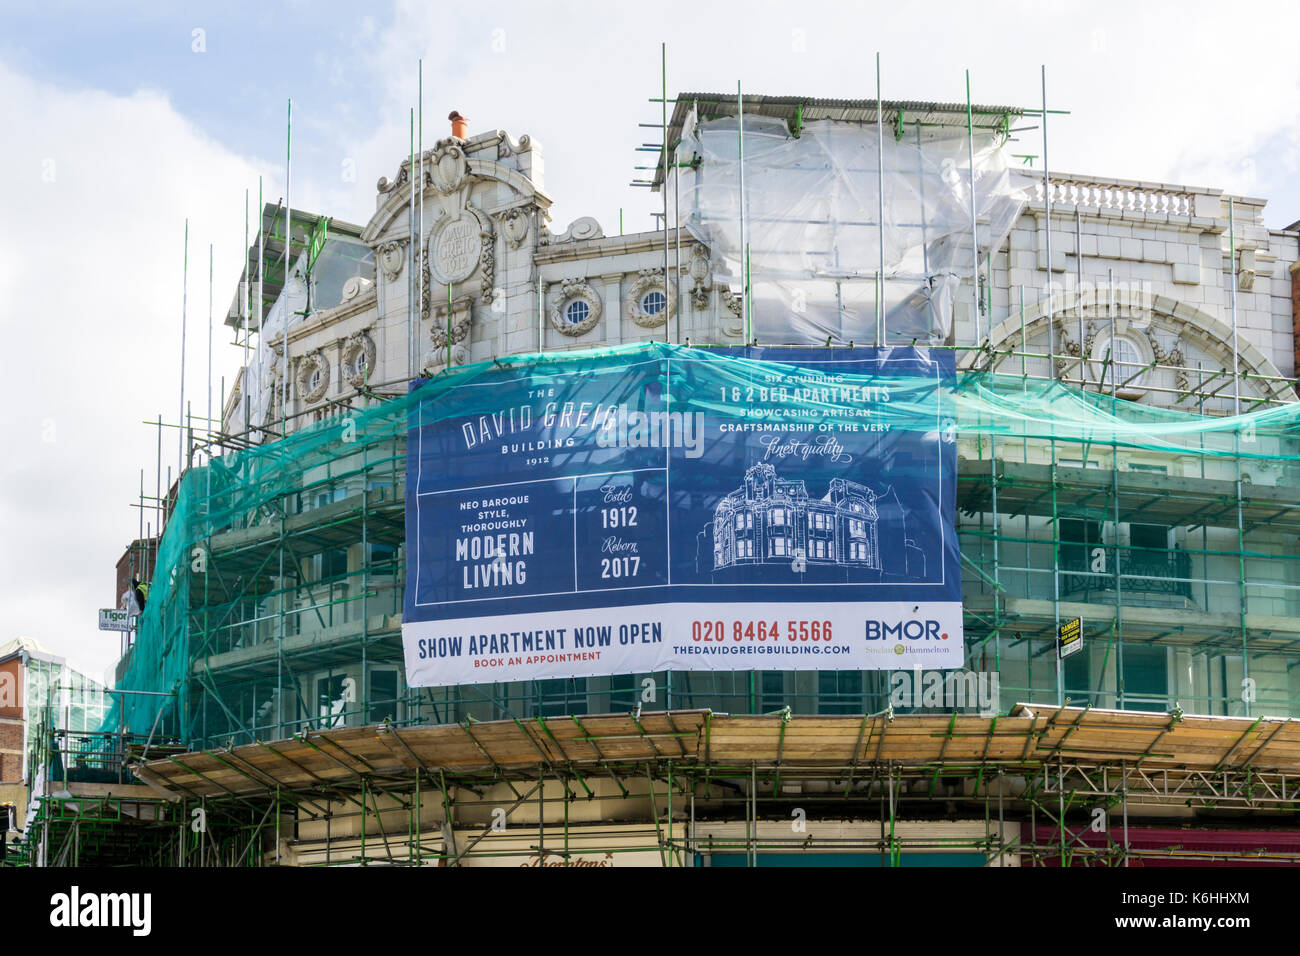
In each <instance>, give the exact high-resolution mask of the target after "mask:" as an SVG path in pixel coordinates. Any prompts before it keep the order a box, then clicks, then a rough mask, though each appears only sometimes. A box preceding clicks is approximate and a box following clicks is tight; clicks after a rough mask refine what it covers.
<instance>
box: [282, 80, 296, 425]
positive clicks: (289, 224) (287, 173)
mask: <svg viewBox="0 0 1300 956" xmlns="http://www.w3.org/2000/svg"><path fill="white" fill-rule="evenodd" d="M284 131H285V136H284V285H283V287H282V288H283V290H284V292H288V290H289V279H290V275H289V271H290V270H291V269H292V268H293V205H292V203H291V202H290V201H289V185H290V182H291V180H292V178H293V100H292V99H291V100H289V105H288V111H287V113H286V116H285V130H284ZM281 294H282V295H283V294H284V293H281ZM280 301H281V303H282V304H283V306H284V307H283V308H282V309H281V310H280V314H281V318H282V321H283V325H282V326H281V329H280V345H281V347H282V349H283V352H284V354H283V356H282V357H281V364H280V374H281V381H280V437H281V438H283V437H284V436H285V434H286V433H287V432H288V428H289V321H290V319H291V318H292V315H291V313H290V311H289V300H288V298H287V296H286V297H284V298H282V299H281V300H280Z"/></svg>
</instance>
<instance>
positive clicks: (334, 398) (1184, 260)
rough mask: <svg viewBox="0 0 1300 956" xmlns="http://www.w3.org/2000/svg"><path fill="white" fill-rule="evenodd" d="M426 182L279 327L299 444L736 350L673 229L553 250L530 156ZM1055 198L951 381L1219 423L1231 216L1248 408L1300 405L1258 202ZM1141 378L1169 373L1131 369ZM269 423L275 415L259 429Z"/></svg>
mask: <svg viewBox="0 0 1300 956" xmlns="http://www.w3.org/2000/svg"><path fill="white" fill-rule="evenodd" d="M417 165H421V166H422V167H423V181H424V182H423V195H422V207H423V226H422V227H420V226H419V221H420V215H419V212H418V211H417V214H416V217H415V221H416V225H417V229H416V230H413V229H412V216H411V211H412V205H413V202H412V190H411V188H410V180H411V174H410V168H409V167H410V161H409V159H408V160H404V161H403V162H402V163H401V165H400V167H399V170H398V175H397V177H396V179H395V180H393V181H391V182H390V181H389V180H388V179H387V178H385V179H381V180H380V181H379V184H378V187H377V194H376V210H375V214H374V216H373V217H372V218H371V220H370V221H369V222H368V223H366V224H365V226H364V227H361V228H358V229H357V233H358V235H359V237H360V239H361V240H362V241H363V242H364V243H365V244H366V245H367V246H369V247H370V249H372V250H373V252H374V275H373V277H361V278H359V279H358V280H357V281H356V282H355V283H353V284H352V285H351V286H350V287H349V288H348V289H347V290H345V293H344V295H345V301H344V302H343V303H342V304H340V305H338V306H336V307H333V308H330V309H326V310H323V311H318V312H313V313H312V314H310V315H308V316H306V317H303V318H301V319H299V320H297V321H295V322H293V323H291V325H290V334H289V355H290V360H289V361H290V365H291V370H290V374H289V381H290V389H289V393H290V394H289V401H290V409H289V411H290V415H291V416H294V417H291V419H290V423H289V426H288V427H289V428H290V429H291V430H292V429H293V428H297V427H301V426H302V425H304V424H308V423H310V422H311V421H314V420H318V419H319V418H320V417H322V416H324V415H326V414H330V413H332V411H336V410H337V409H338V407H339V403H341V402H345V401H351V402H353V403H354V404H355V403H356V402H357V401H358V400H364V399H361V397H360V391H359V389H360V388H361V387H365V388H367V389H370V390H371V391H373V393H375V394H396V393H398V392H400V391H401V390H403V389H404V387H405V385H404V383H405V381H406V380H407V379H409V378H410V377H411V375H412V372H414V373H415V374H426V375H427V374H436V373H437V372H439V371H440V370H442V369H443V368H445V367H446V366H447V364H448V363H449V362H450V364H451V365H452V366H456V365H463V364H466V363H472V362H479V361H486V360H490V359H492V358H494V357H499V356H503V355H514V354H520V353H528V352H536V351H539V350H544V351H552V350H562V349H582V348H589V347H593V346H609V345H618V344H622V343H629V342H638V341H645V340H649V339H666V340H668V341H673V342H678V343H685V342H687V341H689V342H691V343H695V344H736V345H738V344H741V339H742V324H741V318H740V313H741V308H740V292H741V289H740V288H739V286H738V285H736V284H735V279H734V278H733V277H726V278H724V277H718V276H714V275H712V274H711V271H710V265H709V257H708V253H707V250H705V249H704V248H703V247H702V246H701V245H699V244H698V243H697V242H696V241H694V240H693V239H692V238H691V237H690V236H689V235H688V234H686V232H685V230H683V232H682V234H681V235H680V237H679V235H678V233H677V231H676V230H674V229H669V230H668V231H667V234H666V235H667V240H668V243H667V244H668V255H667V269H666V270H665V255H664V244H665V233H664V232H663V231H657V232H640V233H633V234H629V235H623V236H607V235H605V234H604V231H603V229H602V227H601V225H600V224H599V223H598V222H596V220H594V219H591V218H588V217H583V218H580V219H578V220H576V221H574V222H573V223H571V224H570V225H569V226H568V227H567V228H566V229H564V230H563V231H562V232H559V233H556V232H553V231H552V230H551V229H550V216H549V212H548V210H549V207H550V205H551V200H550V198H549V197H548V196H547V195H546V193H545V192H544V191H543V182H542V160H541V149H540V146H539V145H538V144H537V143H536V142H534V141H532V140H531V139H530V138H529V137H528V136H524V137H521V138H520V139H519V140H518V141H517V142H516V141H514V140H512V139H511V138H510V137H509V136H508V135H507V134H506V133H504V132H501V131H496V130H494V131H490V132H486V133H482V134H479V135H476V136H473V137H471V138H469V139H464V140H461V139H456V138H448V139H444V140H441V141H440V142H438V143H437V144H435V145H434V147H433V148H432V149H430V150H428V151H426V152H425V154H424V156H423V159H422V162H421V163H418V164H417ZM1051 192H1052V204H1051V212H1052V232H1051V260H1052V262H1051V265H1052V268H1051V272H1050V278H1049V274H1048V271H1047V269H1046V265H1047V246H1048V242H1047V237H1046V234H1045V232H1044V226H1043V223H1044V218H1045V217H1044V212H1045V204H1044V202H1043V199H1042V187H1041V185H1040V186H1039V187H1038V196H1037V197H1036V198H1035V199H1034V200H1031V201H1030V202H1029V203H1028V204H1027V205H1026V207H1025V209H1024V212H1023V214H1022V215H1021V216H1020V217H1019V220H1018V221H1017V222H1016V223H1015V225H1014V227H1013V228H1012V230H1011V232H1010V234H1009V236H1008V237H1007V239H1006V241H1005V242H1003V244H1002V245H1001V248H1000V249H999V250H998V251H997V252H996V253H995V254H994V255H993V256H992V257H991V258H990V259H989V260H988V261H987V262H986V263H985V264H984V266H983V268H982V273H983V275H984V280H983V281H982V283H981V289H980V307H979V311H978V314H976V310H975V306H974V304H973V301H972V299H973V298H974V297H973V294H972V290H971V287H970V283H969V282H966V283H963V287H962V290H961V291H960V292H959V294H958V295H957V297H956V305H955V311H954V322H953V332H952V334H951V336H950V337H949V341H948V343H947V344H949V345H952V346H955V347H957V348H958V349H959V350H960V351H959V363H960V364H963V365H966V366H968V367H989V366H990V365H991V367H993V368H994V369H996V370H998V371H1002V372H1008V373H1016V374H1019V373H1020V372H1021V371H1022V369H1023V370H1024V371H1027V372H1028V374H1030V375H1046V374H1048V373H1049V371H1050V369H1049V365H1048V360H1047V359H1046V357H1045V355H1046V353H1047V351H1048V348H1049V344H1050V345H1051V346H1052V348H1053V351H1054V354H1056V355H1057V356H1058V357H1059V358H1058V361H1057V366H1056V374H1057V375H1058V377H1060V378H1062V379H1063V380H1065V381H1070V382H1075V383H1082V384H1085V385H1087V386H1090V387H1094V388H1095V387H1098V382H1099V380H1101V379H1103V378H1104V379H1105V387H1106V390H1109V389H1110V387H1111V385H1114V386H1115V387H1116V390H1117V391H1118V392H1119V394H1121V395H1122V396H1124V397H1128V398H1132V399H1137V400H1142V401H1146V402H1150V403H1153V404H1162V405H1169V406H1172V407H1177V408H1182V409H1184V410H1189V411H1196V410H1198V409H1199V410H1203V411H1205V412H1207V413H1212V414H1225V413H1230V412H1231V410H1232V408H1233V400H1234V390H1233V389H1232V388H1228V389H1225V390H1220V391H1218V392H1217V394H1216V395H1215V396H1214V397H1213V398H1210V399H1208V400H1201V399H1198V398H1197V397H1196V396H1195V394H1194V393H1195V392H1196V391H1197V389H1198V387H1199V386H1200V385H1201V384H1204V383H1210V382H1213V380H1214V378H1215V376H1220V380H1219V383H1218V384H1221V383H1222V378H1221V376H1222V375H1223V374H1224V370H1225V369H1226V370H1227V375H1228V377H1229V378H1230V377H1231V364H1232V349H1233V338H1234V336H1233V323H1232V315H1231V313H1232V309H1231V307H1230V297H1229V284H1230V276H1231V273H1230V265H1229V258H1228V247H1229V241H1230V236H1229V232H1230V223H1229V207H1230V204H1231V212H1232V222H1231V234H1232V235H1231V239H1232V242H1233V244H1234V245H1235V248H1236V251H1237V269H1238V271H1239V275H1240V281H1239V291H1238V292H1237V296H1236V310H1235V311H1236V326H1235V328H1236V333H1237V334H1236V343H1237V349H1238V352H1239V355H1240V363H1241V365H1240V367H1241V370H1242V375H1243V379H1242V384H1241V392H1240V397H1241V400H1242V401H1243V402H1245V403H1247V407H1254V406H1255V404H1256V400H1262V401H1265V402H1269V403H1273V402H1279V401H1293V400H1295V397H1296V395H1295V391H1294V390H1293V383H1292V382H1291V381H1289V380H1290V379H1292V377H1293V376H1294V374H1295V362H1294V355H1295V333H1294V318H1293V314H1292V293H1291V276H1290V272H1289V267H1290V266H1291V265H1292V264H1293V263H1295V262H1296V260H1297V258H1298V257H1300V248H1298V245H1297V243H1298V241H1300V233H1297V232H1294V231H1278V230H1270V229H1268V228H1266V227H1265V226H1264V225H1263V221H1262V211H1263V207H1264V201H1263V200H1259V199H1251V198H1247V197H1228V196H1226V195H1224V194H1223V193H1222V192H1221V191H1219V190H1213V189H1195V188H1191V187H1185V186H1177V185H1169V184H1159V183H1144V182H1136V181H1127V180H1119V179H1101V178H1097V177H1077V176H1067V175H1060V174H1053V175H1052V176H1051ZM420 204H421V203H420V201H419V199H418V198H417V201H416V203H415V205H416V206H417V209H418V208H419V206H420ZM413 232H418V235H417V236H416V241H415V246H416V248H417V249H418V253H417V255H418V261H419V264H420V268H419V269H418V271H417V272H416V273H415V274H414V276H413V275H412V265H413V258H415V257H413V255H412V246H411V243H412V234H413ZM665 274H666V276H667V280H668V281H667V283H666V286H665V281H664V279H665ZM1108 274H1109V276H1110V278H1109V279H1108ZM413 280H414V282H413ZM1112 286H1113V294H1112ZM413 287H414V288H413ZM1022 290H1023V310H1022ZM349 292H350V293H351V295H350V296H349V294H348V293H349ZM1049 293H1050V295H1049ZM413 294H414V296H415V298H416V299H417V300H418V308H416V309H414V310H411V309H410V307H409V303H410V302H411V301H412V296H413ZM656 294H657V297H656ZM647 297H649V298H647ZM1112 301H1113V303H1114V306H1115V308H1114V313H1113V314H1114V324H1113V328H1112V324H1111V314H1112V313H1111V311H1110V310H1109V306H1110V303H1111V302H1112ZM647 308H649V309H650V310H651V311H647ZM412 314H413V315H414V321H415V322H416V323H417V325H418V331H417V332H416V333H415V344H414V346H413V345H412V343H411V319H412ZM1048 314H1050V315H1052V317H1053V318H1054V319H1055V328H1054V329H1053V330H1052V331H1051V332H1050V333H1049V328H1048V321H1047V316H1048ZM1112 335H1113V338H1112ZM1049 338H1050V342H1049ZM1116 340H1118V341H1116ZM1022 342H1023V344H1024V346H1025V347H1023V348H1022ZM264 344H265V345H266V346H268V347H269V348H271V349H273V350H274V351H275V352H276V354H277V355H278V354H279V350H280V349H281V347H282V343H281V336H280V335H279V334H278V333H269V334H268V336H267V341H266V342H265V343H264ZM1112 351H1113V353H1114V359H1113V361H1112V362H1111V363H1110V364H1108V363H1107V362H1106V358H1105V357H1106V356H1107V355H1110V354H1111V353H1112ZM412 352H414V353H415V354H414V357H412ZM1026 352H1028V353H1030V354H1031V357H1026V356H1025V355H1024V354H1023V353H1026ZM1035 353H1036V354H1037V355H1038V356H1039V357H1032V355H1033V354H1035ZM1080 358H1083V359H1087V360H1088V361H1086V362H1081V361H1080ZM1153 361H1154V362H1156V363H1157V365H1158V366H1159V367H1157V368H1154V369H1144V368H1143V366H1145V365H1147V364H1149V363H1151V362H1153ZM358 363H360V364H358ZM275 364H276V366H277V368H276V370H275V371H274V373H273V374H274V375H275V376H279V374H280V372H279V369H278V366H279V364H280V361H279V359H277V360H276V363H275ZM247 377H249V376H248V373H245V374H243V375H241V377H240V380H239V382H238V384H237V385H236V387H235V389H234V390H232V394H231V398H230V401H229V402H228V403H227V410H226V412H227V415H226V431H227V432H241V431H243V430H245V428H246V427H247V424H246V423H245V422H243V420H242V418H243V413H242V404H241V398H240V396H241V394H242V392H243V389H244V387H245V378H247ZM277 389H278V386H277ZM1205 391H1207V392H1209V391H1213V388H1211V387H1208V386H1207V388H1206V389H1205ZM279 417H280V413H279V408H278V404H273V405H272V407H270V409H269V410H268V411H267V412H266V414H265V420H264V422H261V423H259V422H253V423H252V424H254V425H257V424H269V422H270V420H271V419H274V420H275V422H276V423H277V424H278V420H279ZM275 431H276V432H277V433H278V428H277V429H276V430H275Z"/></svg>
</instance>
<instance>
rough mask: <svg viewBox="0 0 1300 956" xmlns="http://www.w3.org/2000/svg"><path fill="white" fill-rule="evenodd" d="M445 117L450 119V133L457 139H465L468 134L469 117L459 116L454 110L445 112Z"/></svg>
mask: <svg viewBox="0 0 1300 956" xmlns="http://www.w3.org/2000/svg"><path fill="white" fill-rule="evenodd" d="M447 119H449V120H451V135H452V136H454V137H456V138H457V139H467V138H468V136H469V117H468V116H461V115H460V113H459V112H457V111H456V110H452V111H451V112H450V113H448V114H447Z"/></svg>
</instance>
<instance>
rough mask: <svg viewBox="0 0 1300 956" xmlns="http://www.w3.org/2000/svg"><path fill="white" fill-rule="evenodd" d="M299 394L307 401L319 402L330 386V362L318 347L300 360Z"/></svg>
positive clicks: (297, 381) (297, 379)
mask: <svg viewBox="0 0 1300 956" xmlns="http://www.w3.org/2000/svg"><path fill="white" fill-rule="evenodd" d="M294 384H296V385H297V386H298V394H299V395H301V396H302V400H303V401H304V402H307V403H309V404H310V403H312V402H319V401H320V400H321V399H322V398H324V397H325V393H326V392H328V391H329V388H330V362H329V359H327V358H326V357H325V355H324V353H323V352H321V351H320V350H319V349H317V350H316V351H315V352H310V353H308V354H307V355H304V356H303V357H302V358H301V359H299V360H298V375H297V378H296V381H295V383H294Z"/></svg>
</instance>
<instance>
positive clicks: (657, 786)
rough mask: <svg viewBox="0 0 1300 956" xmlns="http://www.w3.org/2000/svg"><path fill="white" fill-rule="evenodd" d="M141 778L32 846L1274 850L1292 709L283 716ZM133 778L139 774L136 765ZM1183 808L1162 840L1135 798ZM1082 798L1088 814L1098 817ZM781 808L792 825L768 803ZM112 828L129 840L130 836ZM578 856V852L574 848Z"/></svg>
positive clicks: (225, 858) (1296, 732)
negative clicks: (1241, 824) (382, 719)
mask: <svg viewBox="0 0 1300 956" xmlns="http://www.w3.org/2000/svg"><path fill="white" fill-rule="evenodd" d="M125 756H126V758H127V761H128V762H129V764H130V766H131V768H132V770H133V771H134V773H135V775H136V776H137V777H138V778H139V780H140V781H142V782H143V783H144V784H146V785H147V786H148V787H149V788H151V790H152V791H153V794H154V795H153V796H150V797H140V796H132V797H129V798H90V799H87V798H85V797H78V798H72V797H63V798H58V799H52V800H47V801H46V802H45V810H44V811H43V813H42V815H41V817H40V819H39V821H38V823H37V825H36V837H35V844H36V847H37V849H36V851H35V852H36V854H37V855H38V856H39V857H40V859H42V860H44V861H46V862H47V863H49V864H54V865H58V864H60V863H82V864H87V865H89V864H102V863H107V862H114V861H122V860H124V859H125V860H129V861H131V862H136V863H139V862H151V863H154V864H155V865H168V866H170V865H176V866H223V867H231V866H235V867H238V866H264V865H274V864H285V863H295V864H302V865H314V866H327V867H328V866H356V865H389V866H419V865H426V866H428V865H437V866H481V865H502V864H507V865H534V866H570V865H575V866H579V865H614V864H613V863H610V862H609V861H610V860H611V859H612V858H613V857H614V856H616V855H623V854H636V855H637V856H635V857H631V861H632V862H637V863H646V864H649V865H660V866H693V865H702V864H704V865H715V866H717V865H746V866H754V865H760V863H766V862H771V861H772V859H773V858H774V857H777V858H779V857H783V856H786V855H788V854H793V853H798V854H808V853H814V854H845V853H854V854H857V857H858V858H863V857H864V856H872V857H875V858H876V859H877V860H878V863H879V865H881V866H900V865H905V864H906V860H907V859H912V857H911V855H912V854H936V853H939V854H944V853H948V854H964V855H968V856H973V857H976V858H978V859H979V860H980V861H981V863H982V865H991V866H1006V865H1017V866H1060V865H1070V866H1074V865H1084V866H1088V865H1096V866H1130V865H1152V864H1156V863H1160V862H1165V863H1169V862H1176V863H1181V864H1187V863H1192V862H1197V861H1217V862H1233V863H1236V864H1238V865H1242V864H1255V865H1295V864H1296V863H1297V862H1300V840H1296V839H1294V836H1295V835H1294V834H1293V833H1292V834H1290V835H1287V834H1281V835H1279V834H1278V833H1277V832H1275V831H1273V830H1270V829H1269V828H1268V826H1259V827H1258V828H1257V830H1256V831H1255V832H1253V833H1251V834H1246V835H1243V834H1240V833H1239V834H1236V835H1234V837H1233V841H1232V842H1231V843H1230V844H1224V845H1218V844H1216V843H1215V842H1214V841H1213V840H1209V839H1207V835H1209V834H1213V833H1214V832H1215V827H1216V825H1218V826H1222V825H1223V824H1224V823H1225V821H1231V820H1233V819H1234V818H1239V817H1240V814H1241V812H1242V811H1251V812H1252V814H1253V816H1254V817H1255V818H1256V820H1257V821H1258V822H1262V823H1265V824H1271V825H1273V826H1275V827H1277V826H1283V825H1286V824H1288V823H1290V824H1292V825H1293V824H1294V820H1295V818H1296V814H1297V812H1300V796H1298V795H1297V785H1300V722H1297V721H1295V720H1272V719H1263V718H1257V719H1254V720H1251V719H1247V718H1207V717H1190V716H1182V715H1159V714H1134V713H1126V712H1122V711H1105V710H1097V709H1091V708H1087V707H1082V708H1076V707H1071V708H1042V707H1035V708H1033V709H1031V708H1028V707H1025V706H1023V705H1021V706H1017V707H1013V708H1012V709H1011V712H1010V713H1009V714H1005V715H1000V716H994V717H978V716H973V715H958V714H949V715H944V716H922V715H910V716H908V715H895V714H893V713H892V712H885V713H882V714H872V715H865V716H848V715H845V716H838V717H797V716H793V715H791V714H790V713H789V712H788V711H785V710H783V711H781V712H779V713H776V714H770V715H765V716H738V715H725V714H715V713H712V712H709V711H666V712H655V713H642V714H640V715H637V714H632V715H627V714H622V715H616V714H610V715H591V716H587V717H585V718H579V717H577V716H566V717H555V718H541V717H539V718H536V719H534V720H530V721H516V720H506V721H497V722H487V723H476V722H473V721H469V720H466V721H465V722H463V723H460V724H451V725H444V726H431V727H414V728H398V727H395V726H393V725H392V724H391V723H385V724H379V725H375V726H369V727H357V728H342V729H337V730H324V731H318V732H305V733H299V734H296V735H294V736H293V737H292V738H290V739H286V740H280V741H274V742H270V743H262V742H257V743H251V744H245V745H242V746H237V747H225V748H213V749H204V750H199V751H194V752H189V753H168V754H166V755H165V756H159V755H158V754H157V753H156V752H155V753H153V754H150V753H148V752H145V751H143V750H142V749H140V748H139V747H138V746H135V747H130V748H128V751H127V752H126V754H125ZM137 789H139V788H137ZM1170 807H1178V808H1184V809H1187V808H1190V809H1191V810H1192V811H1193V812H1194V813H1195V814H1196V815H1197V816H1198V817H1199V819H1196V820H1195V821H1194V822H1193V823H1190V824H1186V823H1185V824H1184V825H1183V826H1182V827H1181V829H1180V830H1179V831H1178V832H1177V834H1176V837H1175V838H1174V839H1170V838H1165V839H1163V840H1158V839H1153V838H1152V837H1151V836H1150V835H1149V834H1148V833H1147V831H1145V830H1143V829H1141V828H1139V827H1138V826H1137V824H1136V822H1135V821H1137V820H1138V819H1139V818H1141V817H1142V816H1143V815H1149V814H1151V813H1153V812H1159V811H1160V810H1161V809H1166V810H1167V808H1170ZM1099 819H1100V820H1101V821H1102V825H1100V826H1099V825H1098V821H1099ZM792 822H793V824H794V825H792ZM132 843H134V844H135V849H134V850H132V849H131V844H132ZM593 861H595V862H593Z"/></svg>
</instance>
